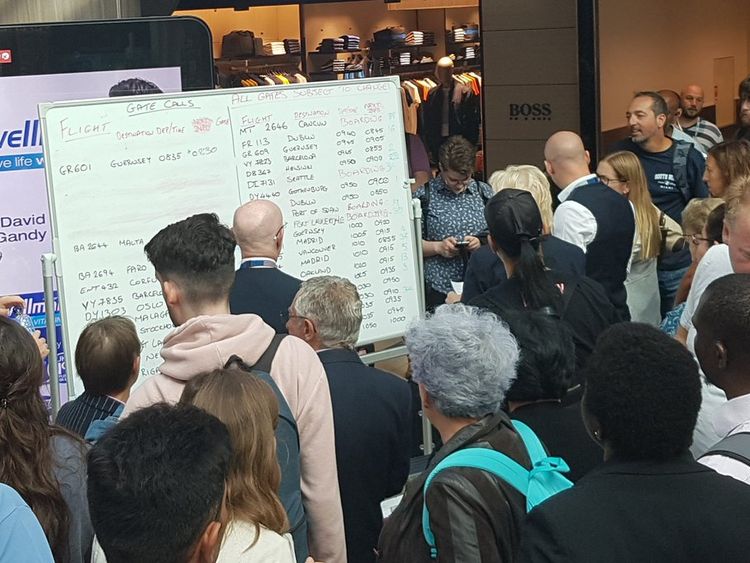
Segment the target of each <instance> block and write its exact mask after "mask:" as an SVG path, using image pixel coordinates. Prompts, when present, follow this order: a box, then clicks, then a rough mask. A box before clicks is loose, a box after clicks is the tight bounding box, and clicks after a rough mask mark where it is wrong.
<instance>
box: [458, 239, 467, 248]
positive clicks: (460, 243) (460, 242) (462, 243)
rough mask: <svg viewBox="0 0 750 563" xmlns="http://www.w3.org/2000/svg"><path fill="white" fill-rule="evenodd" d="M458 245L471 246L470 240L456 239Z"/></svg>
mask: <svg viewBox="0 0 750 563" xmlns="http://www.w3.org/2000/svg"><path fill="white" fill-rule="evenodd" d="M456 246H458V247H459V248H461V247H464V246H469V241H468V240H459V241H456Z"/></svg>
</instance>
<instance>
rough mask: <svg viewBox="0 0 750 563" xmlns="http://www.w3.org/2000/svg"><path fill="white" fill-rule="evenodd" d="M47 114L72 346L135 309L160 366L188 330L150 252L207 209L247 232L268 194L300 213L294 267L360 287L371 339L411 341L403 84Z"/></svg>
mask: <svg viewBox="0 0 750 563" xmlns="http://www.w3.org/2000/svg"><path fill="white" fill-rule="evenodd" d="M39 107H40V117H41V121H42V125H43V131H44V149H45V154H46V162H45V167H46V174H47V189H48V192H49V201H50V211H51V213H50V215H51V218H52V227H53V234H54V237H53V244H54V250H55V254H56V255H57V258H58V269H57V274H58V276H59V278H60V281H59V283H60V294H61V307H62V319H63V329H64V332H63V333H64V338H65V345H66V347H67V348H66V349H67V350H69V351H71V352H72V351H73V350H74V349H75V344H76V342H77V339H78V335H80V333H81V331H82V330H83V328H84V327H85V325H86V324H87V323H88V322H90V321H92V320H96V319H98V318H103V317H105V316H108V315H125V316H128V317H130V318H132V319H133V321H134V322H135V324H136V326H137V328H138V332H139V335H140V339H141V342H142V344H143V353H142V358H141V374H140V375H141V377H146V376H148V375H152V374H154V373H156V372H157V371H158V366H159V364H160V363H161V359H160V356H159V350H160V349H161V344H162V341H163V338H164V336H165V335H166V334H167V333H168V332H169V331H170V330H171V329H172V328H173V325H172V322H171V321H170V318H169V315H168V312H167V309H166V306H165V304H164V302H163V299H162V295H161V290H160V287H159V284H158V282H157V281H156V279H155V277H154V271H153V267H152V266H151V265H150V264H149V263H148V261H147V260H146V257H145V254H144V251H143V246H144V245H145V244H146V243H147V242H148V241H149V240H150V239H151V237H153V236H154V235H155V234H156V233H157V232H158V231H159V230H160V229H162V228H163V227H165V226H166V225H168V224H170V223H174V222H176V221H180V220H182V219H184V218H186V217H188V216H190V215H193V214H195V213H203V212H214V213H216V214H217V215H218V216H219V218H220V219H221V220H222V222H224V223H225V224H227V225H231V221H232V215H233V213H234V210H235V209H236V208H237V207H239V206H240V205H241V204H243V203H245V202H247V201H249V200H251V199H256V198H264V199H271V200H273V201H275V202H276V203H277V204H278V205H279V206H280V207H281V209H282V211H283V213H284V220H285V221H286V230H285V237H284V250H283V254H282V257H281V259H280V261H279V266H280V267H281V268H282V269H283V270H284V271H286V272H288V273H289V274H291V275H294V276H297V277H299V278H302V279H307V278H310V277H312V276H317V275H325V274H333V275H339V276H344V277H346V278H348V279H350V280H352V282H353V283H355V285H357V287H358V289H359V292H360V296H361V298H362V302H363V314H364V320H363V323H362V331H361V337H360V343H369V342H375V341H379V340H384V339H388V338H392V337H396V336H401V335H403V334H404V332H405V330H406V328H407V326H408V325H409V323H410V322H411V321H412V319H414V318H416V317H418V316H419V313H420V293H421V282H420V281H419V274H418V265H417V260H418V258H417V256H418V250H417V242H418V241H417V240H416V236H415V233H414V225H413V218H414V212H413V210H412V205H411V190H410V189H409V183H408V168H407V160H406V158H407V157H406V148H405V142H404V139H405V137H404V131H403V121H402V112H401V98H400V91H399V83H398V79H397V78H395V77H385V78H378V79H367V80H350V81H335V82H317V83H314V84H302V85H298V84H293V85H288V86H275V87H260V88H244V89H235V90H216V91H211V92H199V93H195V92H193V93H180V94H159V95H153V96H139V97H137V98H128V99H123V98H119V99H108V100H94V101H77V102H59V103H50V104H40V106H39ZM69 357H72V353H71V354H70V356H69ZM68 368H69V369H71V368H73V366H68Z"/></svg>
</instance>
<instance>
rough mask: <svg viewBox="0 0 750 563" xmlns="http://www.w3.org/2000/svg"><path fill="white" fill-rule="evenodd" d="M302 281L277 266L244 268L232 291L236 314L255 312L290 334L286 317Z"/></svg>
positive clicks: (230, 303) (235, 278) (230, 302)
mask: <svg viewBox="0 0 750 563" xmlns="http://www.w3.org/2000/svg"><path fill="white" fill-rule="evenodd" d="M301 283H302V282H300V280H298V279H297V278H295V277H292V276H290V275H289V274H286V273H284V272H282V271H281V270H279V269H277V268H240V269H239V270H237V273H235V275H234V285H233V286H232V291H231V292H230V293H229V309H230V310H231V311H232V314H234V315H241V314H243V313H255V314H256V315H258V316H259V317H260V318H262V319H263V321H264V322H265V323H266V324H267V325H269V326H271V327H273V329H274V330H275V331H276V332H277V333H280V334H281V333H286V332H287V330H286V326H285V321H284V316H285V315H286V313H287V310H288V309H289V306H290V305H291V304H292V301H293V300H294V296H295V295H297V291H299V286H300V284H301Z"/></svg>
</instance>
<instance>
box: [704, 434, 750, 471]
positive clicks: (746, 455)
mask: <svg viewBox="0 0 750 563" xmlns="http://www.w3.org/2000/svg"><path fill="white" fill-rule="evenodd" d="M710 455H722V456H724V457H728V458H730V459H733V460H735V461H739V462H740V463H744V464H745V465H748V466H750V432H738V433H737V434H732V435H731V436H727V437H726V438H724V439H723V440H721V441H719V442H718V443H717V444H715V445H714V446H713V447H712V448H711V449H710V450H708V451H707V452H706V453H704V454H703V455H702V456H701V457H700V459H703V458H704V457H707V456H710Z"/></svg>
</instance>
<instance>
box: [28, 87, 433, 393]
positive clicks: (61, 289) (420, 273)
mask: <svg viewBox="0 0 750 563" xmlns="http://www.w3.org/2000/svg"><path fill="white" fill-rule="evenodd" d="M362 83H369V84H376V83H388V84H390V85H391V86H393V88H394V89H399V88H400V87H401V81H400V79H399V77H398V76H382V77H375V78H358V79H351V80H326V81H321V82H308V83H306V84H290V85H274V86H256V87H253V88H242V87H241V88H226V89H217V90H200V91H191V92H174V93H164V94H148V95H142V96H138V100H139V101H141V100H143V101H147V100H150V99H154V100H163V99H180V98H202V97H206V96H216V95H217V93H221V94H226V95H231V94H234V93H243V94H247V93H248V92H251V93H257V92H266V91H268V92H272V91H278V90H279V89H280V88H285V87H294V88H295V89H310V88H313V89H316V88H324V87H331V86H333V87H342V86H355V85H357V84H362ZM394 94H395V92H394ZM130 98H131V97H124V98H123V97H120V98H96V99H82V100H68V101H63V102H43V103H40V104H38V113H39V120H40V124H41V128H42V142H43V149H44V156H45V158H44V172H45V176H46V187H47V197H48V205H49V212H50V221H51V227H52V248H53V252H54V254H55V255H56V257H57V260H56V262H55V272H56V277H57V287H58V299H59V302H60V316H61V325H62V335H63V343H64V350H65V358H66V373H67V374H68V375H67V377H68V378H72V377H74V376H77V375H78V373H77V371H76V369H75V362H74V361H72V360H73V358H74V355H75V350H74V349H73V348H71V338H70V331H69V330H68V323H67V311H66V309H67V307H66V304H65V299H64V296H65V281H64V275H63V274H64V271H63V267H64V265H63V264H62V260H61V259H60V241H59V238H58V236H57V232H58V228H57V216H56V213H55V208H56V205H55V203H56V202H55V192H54V189H53V183H54V182H53V180H52V178H53V176H52V168H51V162H50V159H49V158H48V155H47V153H48V151H47V142H48V141H47V139H48V138H49V136H48V129H47V125H48V123H47V113H48V112H50V111H52V110H58V109H61V108H65V107H80V106H84V105H85V106H97V105H112V104H115V103H124V102H126V101H127V100H129V99H130ZM396 100H397V103H398V107H399V108H400V109H401V116H402V119H399V120H396V126H397V128H398V129H397V133H399V134H400V138H401V143H399V146H400V152H401V157H402V162H403V165H404V171H403V172H404V173H403V177H404V179H405V182H406V183H405V185H404V197H405V198H406V199H407V201H406V202H405V203H406V204H407V205H406V209H407V210H408V213H409V219H410V220H411V221H412V224H413V225H414V228H412V229H410V237H411V241H412V244H413V246H414V260H415V264H414V277H415V278H416V282H417V287H416V288H415V293H416V299H417V316H416V317H415V320H416V319H418V318H422V317H424V311H425V305H424V303H425V286H424V266H423V258H422V239H421V214H420V213H419V211H418V210H416V206H414V205H413V197H412V192H411V189H410V185H411V182H409V181H408V179H409V169H408V152H407V150H406V133H405V131H404V122H403V105H402V99H401V96H400V95H396ZM165 306H166V305H165ZM404 335H405V333H404V332H401V331H396V332H394V333H388V334H386V335H380V336H378V337H377V338H374V339H372V338H370V339H363V340H359V341H358V343H357V344H358V345H366V344H372V343H375V342H382V341H385V340H391V339H395V338H402V337H403V336H404ZM394 352H395V350H393V351H391V354H393V355H390V357H397V356H400V355H406V350H405V348H404V349H403V352H402V353H397V354H394ZM383 359H384V358H383ZM71 398H72V397H71Z"/></svg>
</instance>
